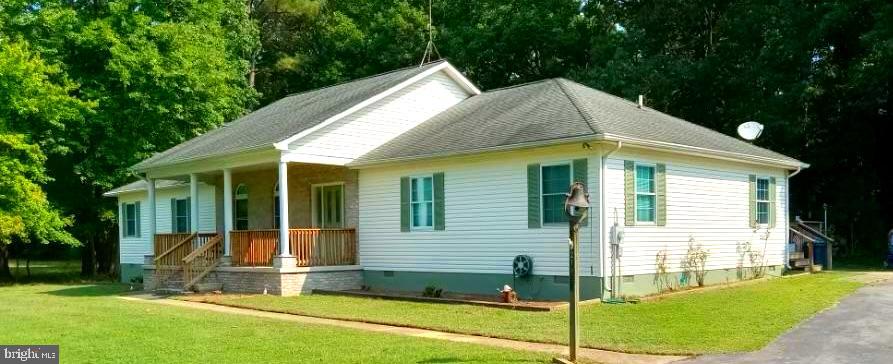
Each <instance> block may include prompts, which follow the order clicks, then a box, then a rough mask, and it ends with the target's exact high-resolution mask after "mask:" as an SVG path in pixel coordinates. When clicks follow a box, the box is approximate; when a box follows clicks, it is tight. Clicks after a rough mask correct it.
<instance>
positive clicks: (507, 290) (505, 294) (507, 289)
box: [499, 284, 518, 303]
mask: <svg viewBox="0 0 893 364" xmlns="http://www.w3.org/2000/svg"><path fill="white" fill-rule="evenodd" d="M499 293H500V294H501V295H502V302H503V303H515V302H518V293H516V292H515V290H514V289H512V287H511V286H509V285H507V284H506V285H504V286H502V289H501V290H499Z"/></svg>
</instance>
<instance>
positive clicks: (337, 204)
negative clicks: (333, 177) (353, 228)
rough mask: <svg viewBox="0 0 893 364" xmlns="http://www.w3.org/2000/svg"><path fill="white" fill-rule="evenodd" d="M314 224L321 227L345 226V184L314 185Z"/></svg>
mask: <svg viewBox="0 0 893 364" xmlns="http://www.w3.org/2000/svg"><path fill="white" fill-rule="evenodd" d="M313 225H314V226H316V227H321V228H340V227H344V185H343V184H341V183H336V184H326V185H317V186H313Z"/></svg>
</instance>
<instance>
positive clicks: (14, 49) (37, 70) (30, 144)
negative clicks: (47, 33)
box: [0, 39, 89, 278]
mask: <svg viewBox="0 0 893 364" xmlns="http://www.w3.org/2000/svg"><path fill="white" fill-rule="evenodd" d="M73 91H74V86H73V85H72V84H71V83H70V82H68V81H67V80H66V79H65V78H64V77H63V76H62V75H61V74H60V71H59V68H58V67H55V66H51V65H48V64H47V63H45V62H44V60H42V59H41V58H40V57H39V56H37V55H35V54H33V53H32V52H30V50H29V48H28V47H27V45H26V44H25V43H23V42H16V43H11V42H9V40H7V39H0V278H8V277H9V276H10V271H9V246H10V245H11V244H13V243H14V242H17V243H20V244H31V243H44V244H46V243H49V242H57V243H62V244H68V245H78V244H79V242H78V241H77V240H76V239H75V238H74V237H72V236H71V235H70V234H69V233H68V232H67V231H66V230H65V228H66V227H67V226H70V225H71V222H72V219H71V218H70V217H67V216H63V215H62V214H61V213H60V212H59V210H58V209H56V208H55V207H54V206H53V205H52V204H50V203H49V201H48V200H47V197H46V193H44V191H43V189H42V186H43V185H44V184H45V183H46V182H48V181H49V178H48V177H47V175H46V173H45V167H44V162H45V161H46V157H45V156H44V154H43V152H42V151H41V146H40V145H38V143H37V142H35V141H39V142H40V143H41V144H44V145H46V146H47V147H50V148H54V147H59V146H58V145H55V144H54V143H53V142H52V140H54V139H56V138H58V137H59V136H60V135H61V134H62V132H64V129H65V128H69V127H76V126H77V125H79V124H80V123H81V121H82V115H83V114H84V113H85V112H86V111H87V110H88V108H89V105H87V104H84V103H82V102H80V101H78V100H77V99H75V98H73V97H72V96H71V95H70V94H71V93H72V92H73Z"/></svg>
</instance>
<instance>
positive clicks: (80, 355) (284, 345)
mask: <svg viewBox="0 0 893 364" xmlns="http://www.w3.org/2000/svg"><path fill="white" fill-rule="evenodd" d="M127 289H128V287H127V286H124V285H119V284H110V283H106V284H88V285H64V284H29V285H7V286H4V287H0V317H2V320H0V322H2V330H0V343H3V344H7V345H11V344H58V345H60V358H61V362H62V363H215V364H218V363H533V362H549V360H550V357H549V356H547V355H541V354H536V353H528V352H516V351H507V350H502V349H497V348H491V347H484V346H478V345H469V344H458V343H452V342H446V341H439V340H431V339H421V338H411V337H405V336H397V335H388V334H380V333H369V332H363V331H355V330H348V329H343V328H333V327H327V326H313V325H301V324H297V323H292V322H283V321H277V320H273V319H263V318H254V317H246V316H238V315H232V314H224V313H214V312H208V311H203V310H196V309H188V308H179V307H170V306H164V305H158V304H153V303H147V302H137V301H128V300H123V299H120V298H118V297H117V295H118V294H120V293H122V292H123V291H125V290H127Z"/></svg>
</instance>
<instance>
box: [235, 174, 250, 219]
mask: <svg viewBox="0 0 893 364" xmlns="http://www.w3.org/2000/svg"><path fill="white" fill-rule="evenodd" d="M234 199H235V201H234V203H233V213H234V214H235V215H236V216H234V220H235V225H236V226H235V228H236V230H248V186H245V185H244V184H240V185H239V186H237V187H236V194H235V196H234Z"/></svg>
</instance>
